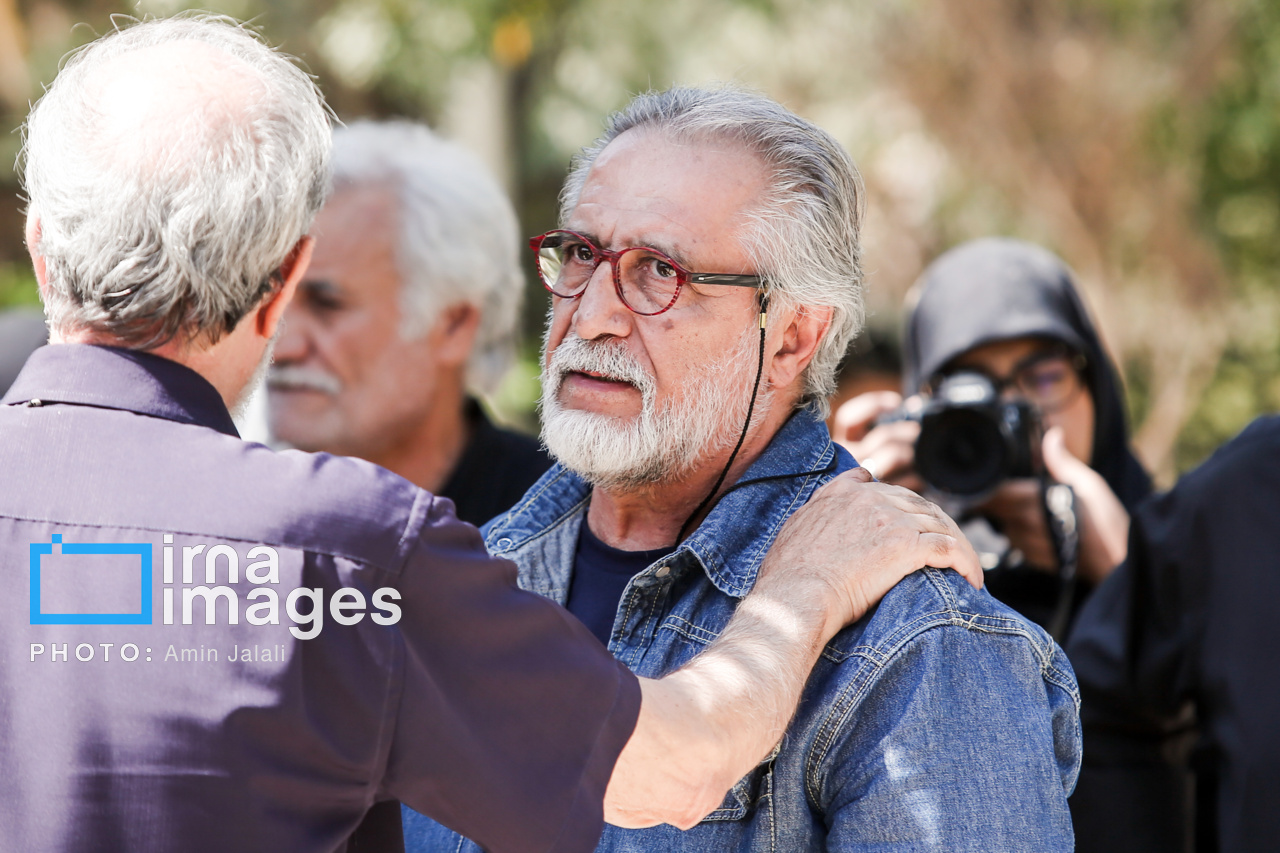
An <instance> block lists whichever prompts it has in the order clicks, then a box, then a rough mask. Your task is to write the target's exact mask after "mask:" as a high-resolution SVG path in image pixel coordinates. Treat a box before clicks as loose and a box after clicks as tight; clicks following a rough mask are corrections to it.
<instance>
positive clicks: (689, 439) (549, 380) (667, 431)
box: [541, 327, 772, 490]
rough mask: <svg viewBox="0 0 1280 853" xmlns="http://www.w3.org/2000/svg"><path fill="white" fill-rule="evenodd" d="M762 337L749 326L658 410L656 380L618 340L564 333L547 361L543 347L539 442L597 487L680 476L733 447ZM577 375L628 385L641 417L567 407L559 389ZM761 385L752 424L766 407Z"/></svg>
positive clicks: (767, 397)
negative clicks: (585, 373)
mask: <svg viewBox="0 0 1280 853" xmlns="http://www.w3.org/2000/svg"><path fill="white" fill-rule="evenodd" d="M758 341H759V332H758V330H756V329H754V328H750V327H748V328H747V330H746V331H745V332H744V334H743V335H742V337H741V338H740V339H739V342H738V346H737V347H736V348H735V349H734V350H733V351H731V352H729V353H726V354H725V356H724V357H723V358H721V359H720V360H718V361H715V362H711V363H709V364H706V365H700V366H698V367H696V368H695V369H694V370H693V371H692V372H691V373H690V374H689V376H688V378H687V379H686V380H685V383H684V386H683V387H682V388H681V389H679V397H677V398H674V399H669V400H668V401H667V402H666V403H664V405H663V406H662V407H661V409H660V410H659V408H658V406H657V402H656V400H657V383H656V382H655V380H654V378H653V376H651V375H650V374H649V373H648V372H646V371H645V369H644V368H643V367H642V366H641V365H640V364H639V362H637V361H636V359H635V357H634V356H632V355H631V354H630V352H628V351H627V349H626V345H625V344H623V343H622V342H620V341H609V340H606V341H585V340H583V339H582V338H579V337H577V336H576V335H572V334H571V335H570V336H567V337H566V338H565V339H564V340H563V341H561V342H560V344H559V346H557V347H556V350H555V352H554V353H553V354H552V356H551V362H550V364H548V363H547V360H546V357H545V350H546V346H545V344H544V346H543V369H542V402H541V409H542V441H543V443H544V444H545V445H546V446H547V450H548V451H550V453H551V455H552V456H553V457H554V458H555V459H557V460H558V461H559V462H560V463H561V464H563V465H564V466H565V467H566V468H568V469H569V470H571V471H573V472H574V473H576V474H578V475H579V476H581V477H582V478H583V479H585V480H586V481H587V482H589V483H591V484H592V485H593V486H596V487H598V488H606V489H617V490H633V489H636V488H641V487H645V486H652V485H655V484H658V483H664V482H672V481H678V480H680V479H682V478H683V477H684V476H685V475H686V474H687V473H688V472H689V471H690V469H692V468H693V467H694V465H695V464H697V463H698V462H701V461H703V460H706V459H707V458H708V457H711V456H714V455H716V454H718V453H720V452H722V451H724V450H726V449H728V448H730V447H732V446H733V445H734V444H735V443H736V442H737V440H738V436H739V434H741V432H742V422H743V421H744V420H745V419H746V417H747V408H748V406H749V405H750V403H751V383H752V381H753V380H754V378H755V368H756V359H757V354H756V352H755V350H756V347H757V346H758V343H757V342H758ZM572 371H590V372H592V373H597V374H601V375H603V376H605V377H607V378H609V379H613V380H618V381H623V382H627V383H630V384H631V385H632V386H633V387H635V388H636V389H637V390H638V391H639V392H640V395H641V412H640V414H639V415H637V416H636V417H633V418H630V419H627V418H621V417H612V416H609V415H602V414H596V413H594V412H584V411H582V410H580V409H566V408H564V407H563V406H562V405H561V403H560V398H559V394H560V384H561V382H562V381H563V379H564V377H565V375H566V374H567V373H570V372H572ZM771 396H772V395H771V394H770V392H769V389H768V388H767V387H761V388H760V391H759V396H758V398H757V400H756V407H755V414H754V416H753V417H752V421H753V422H757V421H758V420H759V419H760V418H761V416H762V415H763V413H764V412H766V411H768V409H769V401H770V398H771Z"/></svg>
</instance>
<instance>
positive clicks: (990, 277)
mask: <svg viewBox="0 0 1280 853" xmlns="http://www.w3.org/2000/svg"><path fill="white" fill-rule="evenodd" d="M914 292H915V296H916V299H917V301H916V304H915V305H914V306H913V307H912V308H911V309H910V314H909V315H908V317H907V326H906V331H905V333H904V335H903V360H904V362H905V365H904V366H905V370H904V389H905V393H907V394H914V393H916V392H917V391H919V390H920V387H921V385H923V384H924V383H925V382H927V381H928V380H929V379H930V378H931V377H932V376H933V375H934V374H935V373H936V372H937V371H939V370H941V369H942V368H944V367H945V366H946V365H947V364H948V363H949V362H951V361H952V360H953V359H955V358H956V357H957V356H959V355H961V354H962V353H965V352H967V351H969V350H971V349H973V348H974V347H978V346H981V345H983V344H989V343H995V342H996V341H1005V340H1010V339H1012V338H1024V337H1036V338H1050V339H1052V340H1057V341H1062V342H1063V343H1065V344H1067V345H1068V346H1070V347H1071V348H1072V349H1074V350H1075V351H1077V352H1079V353H1082V354H1083V355H1084V357H1085V359H1086V360H1087V362H1088V363H1087V366H1086V368H1085V377H1084V378H1085V383H1086V384H1087V386H1088V388H1089V393H1090V395H1091V396H1092V397H1093V410H1094V423H1093V458H1092V459H1091V460H1089V467H1091V468H1093V470H1095V471H1097V472H1098V473H1099V474H1101V475H1102V476H1103V478H1104V479H1105V480H1106V481H1107V484H1108V485H1109V486H1111V491H1113V492H1115V494H1116V497H1118V498H1119V499H1120V502H1121V503H1122V504H1124V506H1125V508H1126V509H1128V510H1131V511H1132V509H1133V507H1134V505H1135V504H1137V502H1138V501H1140V500H1141V499H1142V498H1144V497H1146V496H1147V495H1148V494H1150V492H1151V478H1150V477H1148V476H1147V472H1146V471H1145V470H1143V468H1142V464H1141V463H1140V462H1138V460H1137V458H1136V457H1135V456H1134V455H1133V451H1132V450H1131V449H1130V447H1129V427H1128V421H1127V418H1126V416H1125V403H1124V397H1123V395H1122V393H1121V388H1120V380H1119V376H1118V374H1117V373H1116V369H1115V365H1114V364H1113V363H1112V361H1111V359H1110V357H1109V356H1108V355H1107V353H1106V352H1105V351H1104V350H1103V348H1102V342H1101V341H1100V340H1099V339H1098V333H1097V331H1096V330H1095V329H1094V327H1093V321H1092V320H1090V319H1089V314H1088V312H1087V311H1086V310H1085V307H1084V304H1083V303H1082V302H1081V301H1080V295H1079V294H1078V293H1077V292H1076V288H1075V284H1074V283H1073V282H1072V278H1071V271H1070V270H1069V269H1067V266H1066V264H1064V263H1063V262H1062V261H1061V260H1060V259H1059V258H1058V257H1057V256H1056V255H1054V254H1052V253H1051V252H1048V251H1046V250H1044V249H1042V248H1040V247H1039V246H1034V245H1032V244H1030V243H1024V242H1022V241H1021V240H1011V239H1007V238H986V239H982V240H973V241H971V242H968V243H964V244H962V245H960V246H957V247H956V248H954V249H951V250H950V251H948V252H945V253H944V254H942V255H941V256H939V257H938V259H937V260H935V261H934V262H933V263H932V264H930V265H929V267H928V269H926V270H925V271H924V274H923V275H921V277H920V281H919V282H917V284H916V286H915V289H914Z"/></svg>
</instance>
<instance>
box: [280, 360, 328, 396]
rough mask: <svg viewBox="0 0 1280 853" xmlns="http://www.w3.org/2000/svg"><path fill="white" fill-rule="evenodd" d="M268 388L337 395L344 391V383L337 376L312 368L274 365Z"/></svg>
mask: <svg viewBox="0 0 1280 853" xmlns="http://www.w3.org/2000/svg"><path fill="white" fill-rule="evenodd" d="M267 388H278V389H280V390H281V391H297V390H302V391H319V392H321V393H323V394H329V395H336V394H338V393H339V392H341V391H342V383H341V382H340V381H338V378H337V377H336V376H332V375H330V374H328V373H325V372H324V371H323V370H316V369H315V368H312V367H294V366H292V365H272V366H271V370H270V371H269V372H268V373H267Z"/></svg>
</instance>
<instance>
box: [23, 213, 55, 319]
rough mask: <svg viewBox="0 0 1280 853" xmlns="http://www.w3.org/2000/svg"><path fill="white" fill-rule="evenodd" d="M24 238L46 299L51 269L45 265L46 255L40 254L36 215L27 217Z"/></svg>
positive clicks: (38, 228)
mask: <svg viewBox="0 0 1280 853" xmlns="http://www.w3.org/2000/svg"><path fill="white" fill-rule="evenodd" d="M23 237H24V238H25V239H26V241H27V254H28V255H30V256H31V266H32V268H33V269H34V270H35V273H36V284H37V285H38V286H39V287H40V296H41V298H43V297H44V294H45V291H46V289H47V288H48V286H49V284H48V282H49V268H48V267H47V266H46V265H45V262H44V255H42V254H41V253H40V218H39V217H37V216H35V215H34V214H32V215H29V216H28V217H27V225H26V229H25V230H24V232H23Z"/></svg>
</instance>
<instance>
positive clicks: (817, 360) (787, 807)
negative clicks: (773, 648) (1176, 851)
mask: <svg viewBox="0 0 1280 853" xmlns="http://www.w3.org/2000/svg"><path fill="white" fill-rule="evenodd" d="M561 198H562V202H563V207H562V216H561V223H562V224H561V227H560V228H559V229H557V230H553V231H551V232H548V233H546V234H543V235H541V236H539V237H535V238H534V239H533V240H532V241H531V247H532V248H533V249H534V251H535V254H536V258H537V263H538V268H539V272H540V275H541V276H542V279H543V282H544V284H545V285H546V286H547V288H548V289H549V290H550V291H551V292H552V293H553V294H554V298H553V311H552V314H551V316H550V320H549V325H548V329H547V335H546V339H545V347H544V358H543V401H542V406H543V410H542V411H543V441H544V443H545V444H546V446H547V447H548V449H549V450H550V451H551V453H552V455H553V456H554V457H555V458H556V460H557V464H556V465H555V466H554V467H553V468H552V469H551V471H549V472H548V473H547V474H546V475H544V476H543V478H542V479H541V480H540V481H539V482H538V483H537V484H536V485H535V486H534V487H533V488H532V489H531V490H530V491H529V493H528V494H527V495H525V497H524V498H523V499H522V500H521V501H520V503H518V504H517V505H516V506H515V507H514V508H512V509H511V511H510V512H508V513H506V514H504V515H502V516H499V517H498V518H497V519H495V520H494V521H493V522H490V523H489V524H488V525H486V526H485V531H484V532H485V535H486V542H487V543H488V545H489V548H490V549H491V551H492V552H493V553H495V554H500V555H503V556H508V557H510V558H511V559H513V560H514V561H515V562H516V564H517V565H518V566H519V569H520V582H521V585H522V586H523V587H525V588H526V589H532V590H534V591H537V592H540V593H542V594H543V595H546V596H548V597H550V598H553V599H555V600H557V601H560V602H563V603H564V604H565V605H566V606H567V607H568V609H569V610H570V611H571V612H573V613H574V614H575V615H577V616H578V617H579V618H581V619H582V620H583V622H584V623H586V624H587V625H588V626H589V627H590V628H591V629H592V630H593V631H594V632H595V634H596V636H598V637H599V638H600V639H601V641H602V642H605V643H607V644H608V646H609V649H610V651H612V652H613V653H614V655H615V656H616V657H617V658H618V659H619V660H621V661H623V662H625V663H626V664H627V665H628V666H629V667H630V668H631V669H632V670H633V671H634V672H636V673H637V674H642V675H649V676H652V675H660V674H662V673H665V672H671V671H673V670H676V669H678V668H679V667H681V666H685V665H688V664H689V662H690V661H694V662H696V661H697V660H699V659H700V658H701V657H702V656H703V655H705V654H706V651H704V650H705V649H706V647H707V643H709V642H710V641H712V640H713V639H714V638H715V637H717V636H718V635H720V633H721V632H722V631H723V630H724V626H725V623H726V621H727V620H728V619H729V618H730V617H731V616H732V615H733V613H734V612H735V609H739V610H740V608H741V605H740V604H739V601H740V599H741V597H742V595H743V594H744V593H745V592H746V591H747V590H749V589H751V588H752V585H753V583H755V582H756V581H757V579H756V574H755V572H756V568H757V566H759V559H760V555H761V554H763V553H765V552H766V551H767V550H768V549H769V547H770V546H771V545H773V544H775V542H785V541H787V539H788V536H787V533H786V531H785V530H783V531H782V533H781V534H779V526H780V525H781V524H782V523H783V522H784V521H785V520H786V519H787V517H788V516H789V515H790V514H791V513H792V512H794V511H795V510H796V508H797V507H800V506H801V505H803V504H804V503H805V502H806V501H807V500H809V499H810V496H811V495H812V494H813V492H814V489H816V488H818V487H819V485H820V484H821V483H823V482H825V481H827V480H829V479H830V478H832V477H835V476H837V475H838V472H840V471H843V470H847V469H848V468H850V467H852V466H853V465H854V464H855V463H854V461H853V459H852V458H851V457H850V456H849V455H848V454H847V453H846V452H845V451H843V450H842V449H841V448H839V447H838V446H836V445H834V444H833V443H832V441H831V437H830V435H829V434H828V432H827V430H826V427H825V425H824V423H823V416H824V414H825V412H824V409H825V401H826V399H827V397H828V395H829V394H830V392H831V390H832V388H833V385H834V374H835V370H836V366H837V363H838V362H839V359H840V356H841V355H842V353H843V352H844V351H845V348H846V345H847V343H848V341H849V339H850V337H851V336H852V335H853V334H855V333H856V331H857V329H858V326H859V323H860V321H861V318H862V304H861V286H860V281H861V270H860V261H861V258H860V244H859V228H860V219H861V210H860V205H861V182H860V179H859V178H858V175H857V172H856V170H855V168H854V166H853V163H852V162H851V161H850V159H849V156H848V154H847V153H845V151H844V150H843V149H842V148H841V147H840V145H839V144H838V143H837V142H836V141H835V140H834V139H832V138H831V136H830V135H829V134H827V133H826V132H824V131H822V130H821V129H819V128H817V127H815V126H814V125H812V124H810V123H809V122H807V121H805V120H803V119H801V118H799V117H797V116H795V115H794V114H792V113H790V112H788V111H787V110H786V109H784V108H783V107H781V106H780V105H778V104H776V103H774V102H772V101H770V100H768V99H766V98H764V97H762V96H759V95H755V94H751V93H747V92H742V91H739V90H735V89H724V90H714V91H709V90H700V89H679V88H678V89H672V90H670V91H667V92H663V93H650V94H647V95H642V96H640V97H638V98H636V99H635V100H634V101H632V103H631V104H630V106H628V107H627V108H625V109H624V110H623V111H622V112H620V113H618V114H616V115H614V116H613V117H612V118H611V120H610V121H609V123H608V129H607V130H606V132H605V134H604V136H603V137H601V139H600V140H598V141H597V142H596V143H595V144H594V145H593V146H591V147H589V148H588V149H587V150H586V151H585V152H584V154H583V155H582V156H581V157H580V158H579V159H578V160H577V161H576V163H575V165H574V168H573V170H572V172H571V173H570V175H569V178H568V180H567V182H566V185H565V189H564V191H563V193H562V196H561ZM775 537H776V538H775ZM815 547H816V546H815ZM1078 711H1079V700H1078V694H1077V691H1076V687H1075V681H1074V678H1073V676H1072V673H1071V667H1070V665H1069V664H1068V662H1067V660H1066V657H1065V656H1064V655H1063V653H1062V651H1061V649H1059V648H1058V647H1057V646H1056V645H1055V644H1054V643H1053V642H1052V640H1050V639H1049V637H1048V636H1047V635H1046V634H1045V632H1044V631H1043V630H1041V629H1039V628H1038V627H1036V626H1034V625H1032V624H1030V623H1029V622H1027V621H1026V620H1024V619H1022V618H1021V617H1019V616H1018V615H1017V614H1015V613H1014V612H1013V611H1011V610H1009V609H1008V608H1006V607H1004V606H1003V605H1001V604H999V603H998V602H996V601H995V600H994V599H992V598H991V597H990V596H989V595H987V594H986V593H985V592H981V591H978V592H975V591H974V590H973V589H971V588H970V587H969V586H968V585H967V584H966V583H964V581H963V580H962V579H961V578H960V577H959V576H957V575H955V574H954V573H950V572H944V571H925V572H920V573H916V574H914V575H911V576H910V577H908V578H907V579H905V580H904V581H903V582H901V583H899V584H898V585H897V586H896V587H895V588H894V589H893V590H892V591H891V592H890V593H889V594H888V595H886V596H885V598H884V600H883V601H882V602H881V603H880V605H879V606H878V608H877V609H876V610H875V611H874V613H872V614H869V615H868V616H866V617H864V618H863V619H862V620H861V621H859V622H858V623H857V624H855V625H853V626H852V627H850V628H848V629H846V630H844V631H843V632H841V633H840V634H839V635H837V636H836V637H835V639H834V640H833V641H832V642H831V643H829V644H828V645H827V647H826V649H825V650H824V652H823V656H822V659H821V660H820V661H819V663H818V665H817V667H815V669H814V671H813V674H812V676H811V677H810V678H809V681H808V684H807V685H806V687H805V692H804V700H803V702H802V704H801V707H800V710H799V712H798V714H797V716H796V717H795V718H794V719H793V720H792V721H791V724H790V726H789V728H788V729H787V733H786V736H785V737H784V739H783V740H782V742H781V744H779V746H778V747H777V748H776V749H775V750H774V751H773V752H772V753H771V754H770V755H769V756H768V757H767V758H766V760H765V761H763V762H762V763H760V764H759V765H757V766H756V767H755V768H754V769H753V770H752V771H751V772H750V773H748V774H747V775H746V776H744V777H743V778H742V779H741V780H740V781H739V782H738V784H736V785H735V786H734V787H733V789H732V791H731V792H730V794H729V796H727V797H726V798H725V799H724V801H723V802H722V803H721V804H720V807H719V808H718V809H717V810H716V811H714V812H712V813H711V814H710V815H708V817H707V818H706V820H704V821H703V822H701V823H700V824H699V825H698V826H697V827H695V828H694V829H692V830H690V831H688V832H685V833H680V832H677V831H676V830H675V829H674V828H672V827H668V826H662V827H655V828H649V829H642V830H639V831H635V830H627V829H621V828H618V827H607V828H606V830H605V834H604V837H603V839H602V841H601V843H600V845H599V848H598V849H600V850H608V851H641V850H664V851H684V850H687V851H699V852H700V853H702V851H715V850H735V851H756V850H761V851H764V850H770V851H772V850H815V849H825V850H848V851H863V850H866V851H870V850H875V851H885V850H923V849H927V850H948V851H954V850H982V851H988V850H1037V851H1047V850H1070V849H1071V848H1072V831H1071V822H1070V817H1069V814H1068V811H1067V802H1066V798H1067V794H1068V793H1069V792H1070V791H1071V788H1072V786H1073V785H1074V782H1075V777H1076V773H1077V770H1078V767H1079V762H1080V739H1079V738H1080V736H1079V713H1078ZM405 837H406V847H407V849H409V850H413V851H427V850H450V851H453V850H461V849H474V848H473V847H468V846H466V845H465V844H460V842H459V839H457V838H456V837H455V836H451V834H450V833H448V832H445V831H443V830H441V829H440V828H439V827H438V826H434V825H432V824H431V823H430V822H429V821H425V820H423V819H422V818H420V817H418V816H415V815H412V814H406V826H405Z"/></svg>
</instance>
